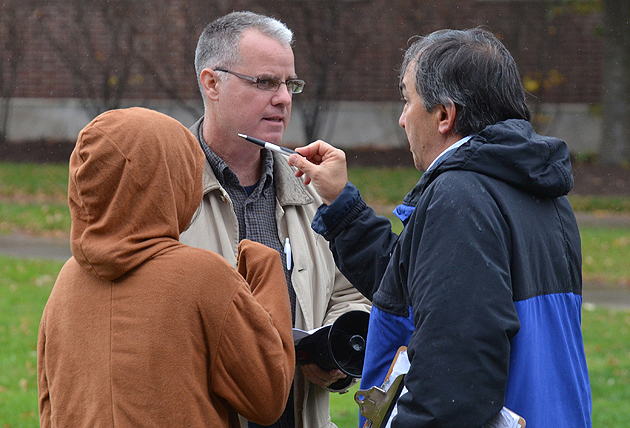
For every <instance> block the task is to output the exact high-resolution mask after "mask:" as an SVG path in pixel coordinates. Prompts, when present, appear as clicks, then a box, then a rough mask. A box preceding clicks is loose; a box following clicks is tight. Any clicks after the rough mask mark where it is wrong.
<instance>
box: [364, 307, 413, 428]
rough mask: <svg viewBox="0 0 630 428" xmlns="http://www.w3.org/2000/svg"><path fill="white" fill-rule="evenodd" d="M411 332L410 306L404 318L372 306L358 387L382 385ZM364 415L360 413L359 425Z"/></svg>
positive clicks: (407, 341)
mask: <svg viewBox="0 0 630 428" xmlns="http://www.w3.org/2000/svg"><path fill="white" fill-rule="evenodd" d="M412 333H413V314H412V311H411V308H409V315H408V316H407V317H403V316H399V315H394V314H391V313H389V312H385V311H382V310H380V309H379V308H378V307H376V306H373V307H372V312H370V328H369V329H368V334H367V343H366V350H365V360H364V363H363V376H362V377H361V389H364V390H367V389H370V388H371V387H373V386H379V387H380V386H381V385H382V384H383V381H384V380H385V376H386V375H387V372H388V371H389V367H390V366H391V364H392V361H393V359H394V357H395V356H396V352H397V351H398V348H400V347H401V346H407V344H408V343H409V339H410V338H411V334H412ZM364 424H365V417H363V416H362V415H359V428H362V427H363V425H364Z"/></svg>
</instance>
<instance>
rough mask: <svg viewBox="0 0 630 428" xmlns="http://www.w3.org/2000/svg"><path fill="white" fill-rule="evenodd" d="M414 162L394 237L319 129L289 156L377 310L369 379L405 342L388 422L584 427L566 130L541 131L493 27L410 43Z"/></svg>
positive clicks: (585, 395) (587, 417)
mask: <svg viewBox="0 0 630 428" xmlns="http://www.w3.org/2000/svg"><path fill="white" fill-rule="evenodd" d="M401 70H402V73H401V78H400V88H401V92H402V95H403V98H404V100H405V107H404V110H403V112H402V115H401V116H400V120H399V124H400V126H402V127H403V128H404V129H405V132H406V134H407V138H408V140H409V145H410V149H411V153H412V155H413V159H414V163H415V165H416V167H417V168H418V169H419V170H422V171H425V173H424V174H423V176H422V178H421V180H420V181H419V182H418V184H417V185H416V187H415V188H414V189H413V190H411V192H409V194H408V195H407V196H406V197H405V199H404V202H403V205H401V206H400V207H399V208H397V210H396V213H397V214H398V215H399V217H401V218H402V219H403V222H404V223H405V227H404V229H403V231H402V233H401V235H400V236H397V235H395V234H394V233H392V232H391V228H390V223H389V221H388V220H387V219H386V218H384V217H379V216H376V215H375V214H374V212H373V211H372V210H371V209H370V208H369V207H367V206H366V204H365V202H364V201H363V199H362V198H361V196H360V195H359V192H358V191H357V189H356V188H355V187H354V186H353V185H352V184H351V183H349V182H348V180H347V173H346V164H345V155H344V154H343V152H342V151H340V150H338V149H335V148H333V147H332V146H330V145H328V144H327V143H324V142H322V141H317V142H315V143H313V144H311V145H309V146H307V147H305V148H300V149H298V152H300V153H301V154H302V155H304V156H305V158H302V157H299V156H295V155H293V156H291V158H290V159H289V163H290V164H292V165H294V166H296V167H297V168H298V172H297V173H296V175H297V176H301V175H305V181H307V182H308V181H312V182H313V184H314V185H315V188H316V189H317V191H318V193H319V194H320V196H321V197H322V200H323V202H324V205H322V206H321V207H320V208H319V211H318V214H317V215H316V217H315V218H314V220H313V228H314V229H315V230H316V231H317V232H318V233H320V234H322V235H323V236H324V237H325V238H326V239H327V240H329V241H330V246H331V248H332V250H333V252H334V255H335V260H336V262H337V264H338V266H339V268H340V270H341V271H342V272H343V273H344V274H345V275H346V277H347V278H348V279H350V281H351V282H352V283H353V284H354V285H355V286H356V287H357V288H358V289H360V290H361V292H362V293H363V294H364V295H365V296H367V297H368V298H370V299H372V300H373V304H374V308H373V310H372V315H371V317H370V331H369V333H368V345H367V352H366V362H365V366H364V372H363V374H364V376H363V381H362V387H363V388H369V387H370V386H372V385H380V384H381V383H382V381H383V378H384V376H385V373H386V371H387V367H388V366H389V363H390V362H391V359H392V357H393V356H394V354H395V352H396V349H397V348H398V347H399V346H401V345H407V346H408V350H409V357H410V360H411V368H410V370H409V372H408V374H407V375H406V376H405V380H404V383H405V386H406V388H407V390H408V392H407V393H405V394H403V395H401V397H400V398H399V400H398V403H397V407H398V409H397V410H398V414H397V416H396V417H395V418H394V420H393V422H392V427H396V428H399V427H418V428H419V427H458V428H461V427H481V426H483V425H484V424H485V423H486V422H488V421H489V420H490V419H492V417H493V416H495V415H496V414H497V413H498V412H499V411H500V409H501V408H502V406H504V405H505V406H507V407H508V408H510V409H511V410H513V411H515V412H516V413H518V414H520V415H521V416H523V417H524V418H525V420H526V421H527V427H528V428H543V427H554V428H562V427H566V428H569V427H571V428H575V427H590V426H591V396H590V386H589V380H588V371H587V367H586V358H585V355H584V346H583V341H582V333H581V326H580V323H581V306H582V278H581V245H580V235H579V231H578V227H577V223H576V220H575V216H574V214H573V210H572V208H571V205H570V204H569V201H568V199H567V197H566V195H567V193H568V192H569V191H570V190H571V188H572V186H573V178H572V175H571V163H570V159H569V152H568V149H567V146H566V144H565V143H564V142H563V141H560V140H558V139H556V138H551V137H544V136H540V135H537V134H536V133H535V132H534V130H533V129H532V127H531V125H530V124H529V122H528V121H529V118H530V113H529V110H528V108H527V106H526V103H525V91H524V90H523V87H522V85H521V82H520V76H519V73H518V69H517V67H516V64H515V62H514V59H513V58H512V56H511V55H510V53H509V52H508V51H507V50H506V48H505V47H504V46H503V45H502V44H501V43H500V42H499V41H498V40H497V39H496V38H495V37H494V36H493V35H492V34H491V33H489V32H487V31H485V30H482V29H472V30H466V31H456V30H442V31H438V32H435V33H432V34H430V35H429V36H426V37H423V38H419V39H418V40H416V41H415V42H414V43H413V45H412V46H411V47H410V48H409V50H408V51H407V52H406V54H405V59H404V62H403V65H402V68H401Z"/></svg>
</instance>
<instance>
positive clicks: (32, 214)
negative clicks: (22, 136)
mask: <svg viewBox="0 0 630 428" xmlns="http://www.w3.org/2000/svg"><path fill="white" fill-rule="evenodd" d="M67 175H68V168H67V165H29V164H19V165H12V164H6V163H0V233H12V232H28V233H30V234H51V233H52V234H57V235H62V236H67V234H68V232H69V228H70V219H69V212H68V208H67V204H66V199H67V183H68V177H67ZM349 176H350V179H351V181H353V183H355V184H356V185H357V187H358V188H359V189H360V190H361V192H362V194H363V196H364V197H365V199H366V200H367V201H368V202H369V203H370V204H371V205H373V206H375V207H377V209H378V210H379V212H380V213H382V214H385V215H388V216H389V217H390V218H392V224H393V227H394V229H395V230H400V228H401V224H400V221H398V220H397V219H395V218H394V217H393V216H392V215H391V214H389V213H390V212H391V209H392V208H393V207H394V206H395V205H396V204H398V203H400V201H401V200H402V198H403V197H404V195H405V194H406V192H407V191H408V190H409V189H411V188H412V187H413V185H414V184H415V183H416V182H417V181H418V179H419V178H420V174H419V173H418V172H417V171H415V170H413V169H404V168H393V169H383V168H353V169H351V170H350V171H349ZM571 202H572V204H573V205H574V207H575V208H576V210H579V211H600V210H606V211H614V212H624V213H630V200H629V199H628V198H606V197H573V196H572V197H571ZM581 235H582V252H583V274H584V278H585V280H592V281H599V282H603V283H606V284H613V285H614V286H618V287H627V286H628V284H630V264H629V263H628V262H627V261H628V260H630V229H628V228H614V227H582V228H581ZM61 266H62V264H61V263H59V262H51V261H42V260H24V259H18V258H12V257H3V256H0V428H16V427H37V426H38V416H37V413H38V410H37V383H36V380H37V378H36V338H37V329H38V325H39V320H40V317H41V313H42V310H43V307H44V305H45V303H46V300H47V298H48V295H49V293H50V290H51V288H52V284H53V283H54V280H55V278H56V276H57V273H58V272H59V269H60V268H61ZM582 326H583V333H584V343H585V348H586V353H587V360H588V365H589V372H590V377H591V387H592V394H593V426H594V427H595V428H617V427H619V428H620V427H626V426H627V424H628V423H627V421H628V420H630V385H629V383H630V348H629V345H628V344H629V343H630V311H618V310H610V309H606V308H603V307H592V306H590V305H587V306H585V308H584V311H583V322H582ZM356 389H357V388H356V387H355V388H354V389H353V390H352V391H351V392H350V393H348V394H344V395H336V394H333V395H332V396H331V414H332V416H333V420H334V421H335V423H337V424H338V426H339V427H340V428H350V427H352V428H354V427H356V426H357V412H358V408H357V406H356V405H355V404H354V402H353V395H354V391H355V390H356Z"/></svg>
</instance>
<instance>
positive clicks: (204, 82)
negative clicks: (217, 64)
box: [199, 68, 220, 101]
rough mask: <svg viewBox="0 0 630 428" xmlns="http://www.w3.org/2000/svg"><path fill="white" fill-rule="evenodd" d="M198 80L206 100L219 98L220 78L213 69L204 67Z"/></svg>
mask: <svg viewBox="0 0 630 428" xmlns="http://www.w3.org/2000/svg"><path fill="white" fill-rule="evenodd" d="M199 82H200V83H201V87H202V88H203V93H204V94H205V95H206V98H207V99H208V100H211V101H216V100H217V99H218V98H219V91H218V86H219V82H220V80H219V78H218V77H217V73H216V72H215V71H214V70H211V69H209V68H205V69H204V70H203V71H202V72H201V75H200V76H199Z"/></svg>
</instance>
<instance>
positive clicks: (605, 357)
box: [582, 308, 630, 428]
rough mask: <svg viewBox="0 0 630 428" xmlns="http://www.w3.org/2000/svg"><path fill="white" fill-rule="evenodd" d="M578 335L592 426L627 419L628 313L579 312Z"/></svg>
mask: <svg viewBox="0 0 630 428" xmlns="http://www.w3.org/2000/svg"><path fill="white" fill-rule="evenodd" d="M582 332H583V335H584V347H585V349H586V359H587V364H588V369H589V377H590V380H591V392H592V397H593V427H594V428H610V427H626V426H628V421H629V420H630V348H629V345H628V344H629V343H630V311H615V310H607V309H603V308H597V309H595V310H585V311H583V318H582Z"/></svg>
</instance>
